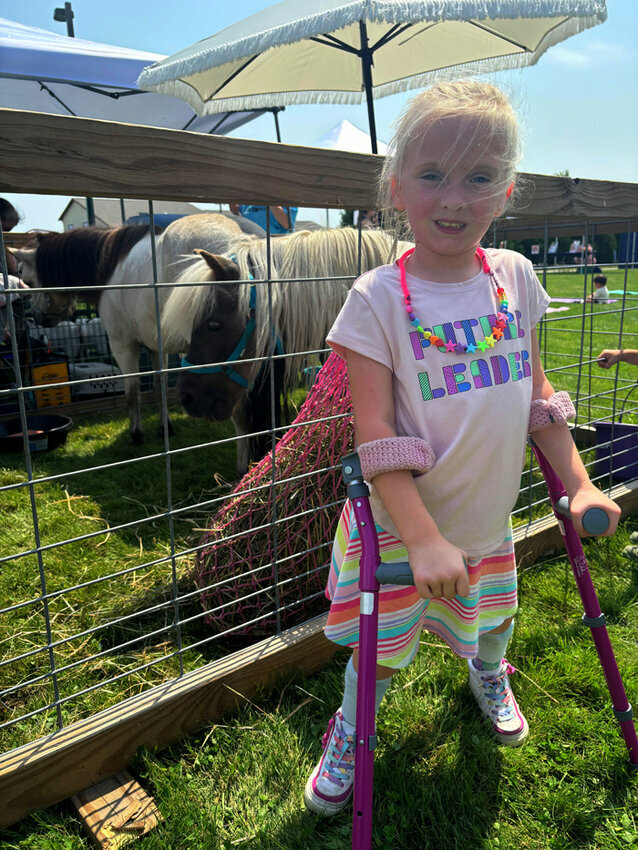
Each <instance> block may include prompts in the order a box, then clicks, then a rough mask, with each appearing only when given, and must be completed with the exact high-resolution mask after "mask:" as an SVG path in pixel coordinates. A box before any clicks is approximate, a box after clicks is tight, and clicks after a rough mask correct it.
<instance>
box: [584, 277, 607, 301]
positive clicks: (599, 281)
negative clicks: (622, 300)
mask: <svg viewBox="0 0 638 850" xmlns="http://www.w3.org/2000/svg"><path fill="white" fill-rule="evenodd" d="M594 287H595V289H594V292H592V293H591V295H588V296H587V298H586V300H587V301H595V302H596V303H597V304H606V303H607V302H608V301H609V290H608V289H607V275H606V274H597V275H594Z"/></svg>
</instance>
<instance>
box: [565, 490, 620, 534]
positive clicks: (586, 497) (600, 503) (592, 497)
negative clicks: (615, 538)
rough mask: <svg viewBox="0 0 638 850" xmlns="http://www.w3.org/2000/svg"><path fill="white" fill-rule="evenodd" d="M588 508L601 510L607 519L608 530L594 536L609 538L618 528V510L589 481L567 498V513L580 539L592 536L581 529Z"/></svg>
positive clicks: (610, 500) (614, 504)
mask: <svg viewBox="0 0 638 850" xmlns="http://www.w3.org/2000/svg"><path fill="white" fill-rule="evenodd" d="M590 508H602V510H604V511H605V513H606V514H607V516H608V517H609V528H608V529H607V531H605V533H604V534H600V535H596V536H598V537H611V536H612V535H613V534H614V533H615V531H616V528H617V526H618V520H619V519H620V508H619V507H618V505H617V504H616V503H615V502H614V501H613V500H612V499H610V498H609V497H608V496H605V494H604V493H601V491H600V490H599V489H598V487H595V486H594V485H593V484H592V483H591V481H590V482H588V483H587V484H585V485H583V486H582V487H580V488H579V490H577V492H576V493H574V494H573V495H571V496H570V498H569V513H570V515H571V518H572V522H573V523H574V528H575V529H576V531H577V532H578V534H579V535H580V536H581V537H591V536H592V535H590V534H588V532H587V531H585V529H584V528H583V516H584V515H585V514H586V513H587V511H588V510H589V509H590Z"/></svg>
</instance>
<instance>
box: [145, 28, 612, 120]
mask: <svg viewBox="0 0 638 850" xmlns="http://www.w3.org/2000/svg"><path fill="white" fill-rule="evenodd" d="M596 23H597V19H596V17H595V16H591V17H589V18H569V19H568V20H567V21H563V22H562V23H561V24H559V25H558V26H556V27H554V28H553V29H552V30H550V31H549V32H548V33H547V34H546V35H545V37H544V38H543V40H542V41H541V43H540V45H539V47H538V48H537V50H535V51H534V52H533V53H532V52H521V53H517V54H515V55H512V56H500V57H490V58H489V59H479V60H477V61H474V62H466V63H464V64H462V65H453V66H451V67H449V68H437V69H435V70H433V71H426V72H424V73H422V74H415V75H414V76H412V77H404V78H403V79H400V80H395V81H393V82H391V83H385V84H384V85H381V86H376V87H374V89H373V92H374V97H375V98H380V97H387V96H388V95H391V94H397V93H399V92H406V91H410V90H411V89H418V88H423V87H424V86H427V85H430V84H431V83H434V82H437V81H440V80H458V79H463V78H465V77H470V76H474V75H477V74H486V73H492V72H493V71H494V70H495V68H494V61H495V59H498V70H499V71H501V70H514V69H516V68H523V67H526V66H530V65H535V64H536V63H537V62H538V60H539V59H540V57H541V56H542V55H543V54H544V53H545V51H546V50H548V49H549V48H550V47H552V46H553V45H554V44H558V43H559V42H561V41H564V40H565V39H567V38H569V37H570V36H572V35H575V34H577V33H579V32H582V31H583V30H585V29H588V28H589V27H592V26H594V25H595V24H596ZM140 79H141V78H140ZM153 89H154V90H155V91H157V92H160V93H161V94H169V95H173V96H174V97H179V98H181V99H182V100H185V101H186V102H187V103H188V104H189V106H191V107H192V108H193V109H194V110H195V111H196V112H197V113H198V114H199V115H207V114H216V113H219V112H232V111H236V110H249V109H268V108H271V107H275V106H293V105H295V104H299V105H303V104H309V103H320V104H327V103H340V104H346V105H354V104H360V103H363V101H364V93H363V91H350V92H348V91H317V90H310V91H305V92H300V91H297V92H294V91H293V92H291V91H287V92H268V93H262V94H254V95H245V96H241V97H227V98H218V99H215V100H210V101H206V102H204V101H203V100H202V99H201V97H200V96H199V95H198V93H197V91H196V90H195V89H194V88H193V87H192V86H190V85H188V84H187V83H184V82H182V81H181V80H169V81H167V82H163V83H160V84H156V85H154V86H153Z"/></svg>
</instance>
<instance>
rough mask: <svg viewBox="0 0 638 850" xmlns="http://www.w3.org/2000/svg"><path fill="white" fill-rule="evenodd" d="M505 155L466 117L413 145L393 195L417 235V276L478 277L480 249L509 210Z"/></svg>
mask: <svg viewBox="0 0 638 850" xmlns="http://www.w3.org/2000/svg"><path fill="white" fill-rule="evenodd" d="M501 153H502V151H501V148H500V144H499V142H498V139H497V138H494V137H491V138H489V137H488V138H487V139H486V138H485V136H484V135H482V134H481V133H480V131H479V126H478V122H477V121H473V120H471V119H470V120H468V119H462V118H460V117H449V118H443V119H441V120H439V121H436V122H435V123H434V124H432V125H430V126H428V127H427V128H426V129H425V130H424V131H423V132H422V133H421V134H420V135H419V136H418V137H417V138H415V139H414V140H413V141H412V142H411V143H410V144H409V146H408V148H407V150H406V153H405V156H404V159H403V163H402V168H401V173H400V175H399V176H398V177H397V179H396V182H395V183H394V185H393V190H392V195H393V198H394V203H395V206H396V208H397V209H398V210H405V212H406V215H407V217H408V220H409V222H410V227H411V228H412V232H413V234H414V240H415V244H416V249H415V252H414V254H413V255H412V257H411V258H410V262H409V265H410V267H411V268H410V271H411V273H412V274H416V275H417V276H419V277H422V278H427V279H429V280H438V281H441V282H452V281H455V280H465V279H467V278H469V277H472V275H474V274H475V273H476V271H477V270H478V264H477V261H476V259H475V251H476V247H477V245H478V244H479V242H480V240H481V239H482V237H483V236H484V234H485V232H486V230H487V229H488V227H489V226H490V224H491V222H492V221H493V219H494V218H495V217H496V216H498V215H500V214H501V212H502V211H503V208H504V206H505V201H506V189H507V186H506V185H505V183H504V181H503V174H502V167H501V166H502V164H501V156H500V155H501Z"/></svg>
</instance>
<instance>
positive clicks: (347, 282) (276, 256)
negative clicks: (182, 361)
mask: <svg viewBox="0 0 638 850" xmlns="http://www.w3.org/2000/svg"><path fill="white" fill-rule="evenodd" d="M406 247H407V246H406ZM226 256H231V257H232V259H233V260H234V261H235V262H236V263H237V265H238V267H239V271H240V278H241V280H243V281H247V280H249V279H250V278H251V277H252V278H254V279H255V281H271V282H272V283H271V285H270V286H268V285H267V284H259V283H257V285H256V296H257V303H256V308H255V319H256V329H255V336H254V346H255V355H254V356H255V357H265V356H267V354H268V353H269V349H270V346H271V342H272V333H271V326H270V323H269V318H268V317H269V315H271V316H272V327H273V328H274V330H275V334H276V335H277V336H278V337H279V338H280V339H281V341H282V343H283V347H284V351H285V352H286V354H288V355H290V354H294V353H296V352H298V353H299V354H301V353H302V352H305V351H313V350H317V349H323V348H325V339H326V335H327V333H328V331H329V330H330V328H331V326H332V324H333V322H334V320H335V318H336V316H337V314H338V313H339V310H340V309H341V307H342V305H343V302H344V301H345V298H346V295H347V294H348V290H349V289H350V286H351V285H352V282H353V280H354V278H355V277H356V276H357V275H358V274H359V273H360V272H364V271H367V270H368V269H371V268H374V267H376V266H379V265H383V264H385V263H388V262H391V261H392V260H393V259H394V258H395V257H396V249H395V246H394V244H393V239H392V237H391V236H390V235H388V234H387V233H385V232H383V231H378V230H364V231H361V242H359V231H358V230H355V229H354V228H347V227H345V228H338V229H335V230H313V231H307V230H303V231H300V232H298V233H292V234H290V235H287V236H280V237H277V238H276V239H272V240H271V242H270V252H269V251H268V244H267V240H266V239H250V238H248V239H247V238H239V239H237V240H234V241H233V245H232V250H231V251H229V253H228V254H227V255H226ZM269 256H270V260H269ZM211 277H212V273H211V270H210V268H209V266H208V264H207V263H206V262H205V261H204V260H202V259H201V258H198V259H196V260H194V261H193V262H192V263H191V264H190V265H189V266H188V268H186V269H185V270H184V271H183V272H182V273H181V274H180V276H179V277H178V279H177V281H176V283H177V284H178V285H177V286H176V287H175V289H174V290H173V292H172V293H171V295H170V297H169V298H168V300H167V302H166V304H165V306H164V310H163V313H162V334H163V337H164V340H165V343H166V344H167V346H170V347H171V348H172V350H177V349H180V348H181V349H183V350H187V349H188V347H189V345H190V338H191V334H192V331H193V328H195V327H197V326H198V325H199V323H200V322H201V321H202V320H203V318H204V316H206V315H208V314H209V313H213V312H214V309H215V299H216V295H217V292H218V291H219V286H217V285H215V286H192V287H188V286H180V285H179V284H182V283H185V282H194V283H201V282H204V281H209V280H211ZM219 285H220V286H223V285H224V284H223V282H221V283H220V284H219ZM233 285H235V286H236V285H237V284H236V282H235V281H233ZM251 289H252V285H251V284H248V283H245V284H240V285H239V294H238V298H239V304H238V309H239V310H240V312H241V313H242V314H243V315H244V316H245V317H246V318H248V315H249V312H250V291H251ZM301 361H302V358H301V357H290V356H288V357H287V358H286V377H287V378H288V379H289V380H292V379H293V377H294V376H296V374H297V371H298V370H299V368H300V367H301V365H302V363H301ZM259 368H260V364H259V363H257V364H255V366H254V371H258V370H259Z"/></svg>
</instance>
